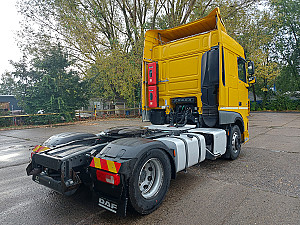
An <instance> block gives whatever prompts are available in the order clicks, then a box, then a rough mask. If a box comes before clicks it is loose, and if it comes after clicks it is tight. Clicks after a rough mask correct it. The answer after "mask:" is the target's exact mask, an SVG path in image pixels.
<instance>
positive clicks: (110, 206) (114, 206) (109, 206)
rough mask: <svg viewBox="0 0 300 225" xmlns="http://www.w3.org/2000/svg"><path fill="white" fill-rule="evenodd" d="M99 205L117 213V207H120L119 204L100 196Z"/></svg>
mask: <svg viewBox="0 0 300 225" xmlns="http://www.w3.org/2000/svg"><path fill="white" fill-rule="evenodd" d="M99 206H101V207H103V208H105V209H107V210H109V211H111V212H114V213H117V208H118V206H117V204H115V203H113V202H110V201H108V200H106V199H103V198H99Z"/></svg>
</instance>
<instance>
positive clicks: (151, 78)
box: [148, 62, 158, 85]
mask: <svg viewBox="0 0 300 225" xmlns="http://www.w3.org/2000/svg"><path fill="white" fill-rule="evenodd" d="M157 75H158V64H157V62H153V63H149V64H148V85H155V84H157Z"/></svg>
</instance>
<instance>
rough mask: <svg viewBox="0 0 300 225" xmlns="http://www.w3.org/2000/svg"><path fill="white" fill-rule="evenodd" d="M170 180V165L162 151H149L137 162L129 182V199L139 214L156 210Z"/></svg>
mask: <svg viewBox="0 0 300 225" xmlns="http://www.w3.org/2000/svg"><path fill="white" fill-rule="evenodd" d="M170 179H171V165H170V161H169V158H168V156H167V155H166V153H165V152H164V151H163V150H159V149H151V150H149V151H148V152H147V153H145V154H144V155H143V156H142V157H141V159H140V160H139V161H137V163H136V166H135V169H134V171H133V173H132V176H131V178H130V180H129V199H130V203H131V205H132V207H133V208H134V209H135V210H136V211H137V212H138V213H140V214H144V215H145V214H149V213H151V212H153V211H154V210H156V209H157V208H158V207H159V206H160V204H161V203H162V201H163V200H164V198H165V195H166V193H167V191H168V189H169V185H170Z"/></svg>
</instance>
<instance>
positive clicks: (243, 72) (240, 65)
mask: <svg viewBox="0 0 300 225" xmlns="http://www.w3.org/2000/svg"><path fill="white" fill-rule="evenodd" d="M238 74H239V79H240V80H241V81H243V82H245V83H246V67H245V60H244V59H243V58H238Z"/></svg>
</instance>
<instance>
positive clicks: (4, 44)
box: [0, 0, 22, 76]
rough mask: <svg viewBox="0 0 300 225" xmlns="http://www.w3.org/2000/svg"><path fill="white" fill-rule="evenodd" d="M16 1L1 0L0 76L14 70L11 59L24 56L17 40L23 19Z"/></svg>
mask: <svg viewBox="0 0 300 225" xmlns="http://www.w3.org/2000/svg"><path fill="white" fill-rule="evenodd" d="M16 3H17V0H1V3H0V76H1V75H2V74H3V73H4V72H5V71H12V69H13V67H12V66H11V65H10V63H9V60H13V61H19V60H20V59H21V58H22V53H21V51H20V49H19V48H18V46H17V41H16V36H17V35H16V33H17V31H18V30H19V29H20V25H19V21H20V20H21V16H20V15H19V14H18V11H17V8H16Z"/></svg>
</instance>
